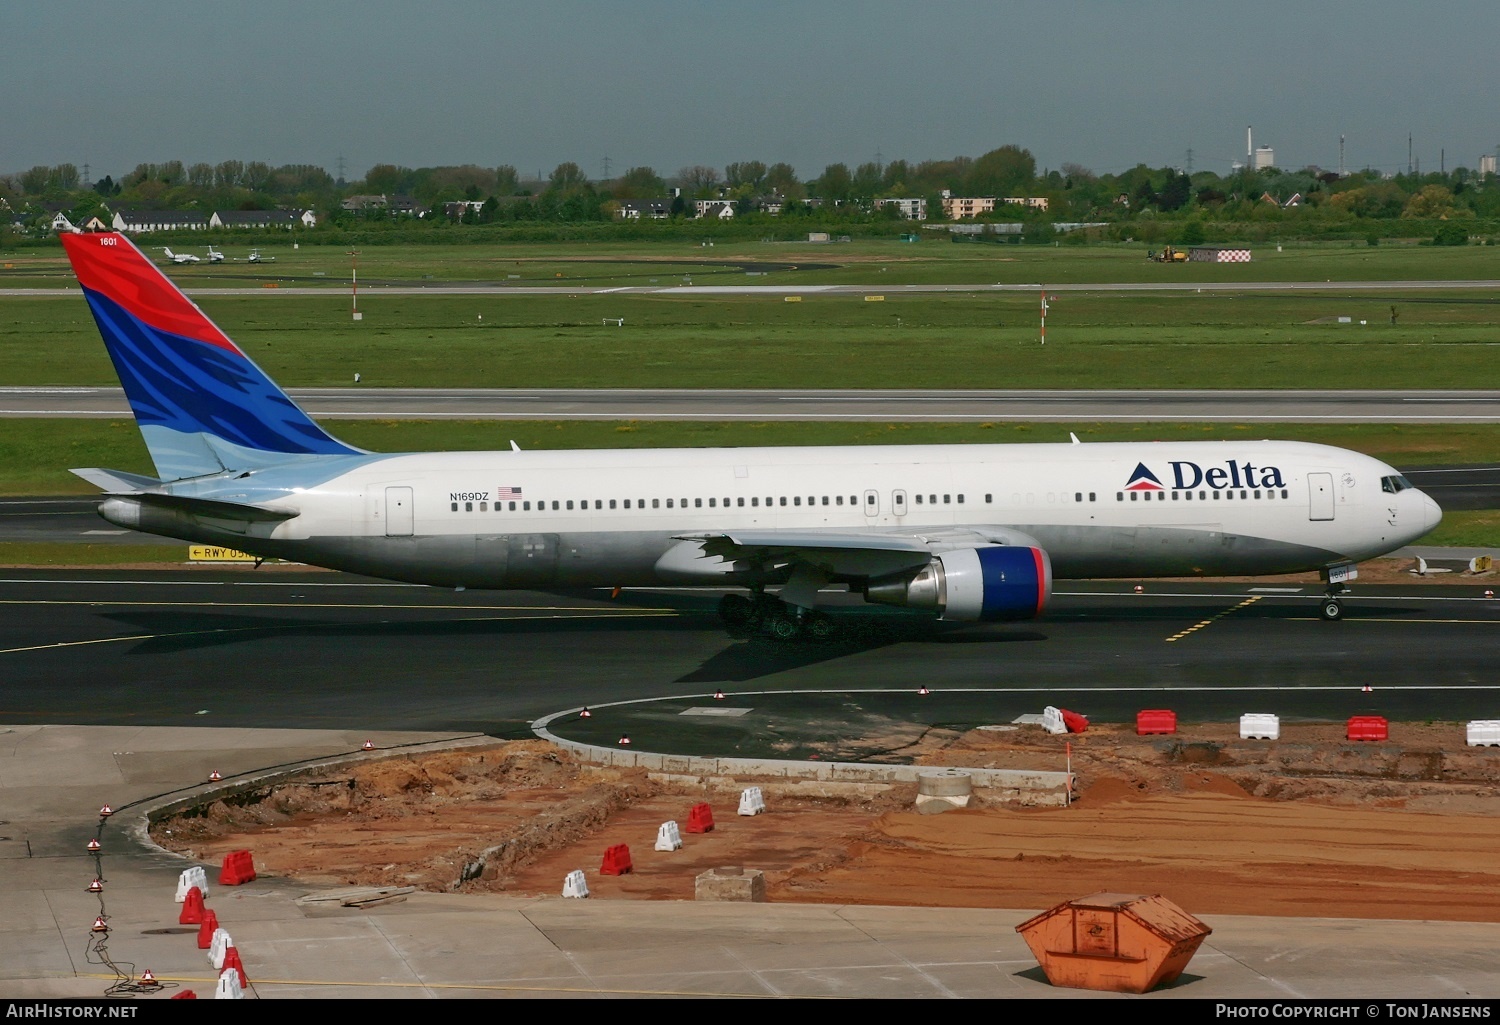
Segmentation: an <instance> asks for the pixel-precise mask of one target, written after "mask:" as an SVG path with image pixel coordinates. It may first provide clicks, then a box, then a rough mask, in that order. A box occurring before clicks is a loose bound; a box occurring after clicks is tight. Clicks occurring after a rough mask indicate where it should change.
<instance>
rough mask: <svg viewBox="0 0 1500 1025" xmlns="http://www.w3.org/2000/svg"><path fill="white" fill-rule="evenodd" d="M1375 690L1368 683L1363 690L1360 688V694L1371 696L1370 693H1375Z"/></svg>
mask: <svg viewBox="0 0 1500 1025" xmlns="http://www.w3.org/2000/svg"><path fill="white" fill-rule="evenodd" d="M1374 689H1375V688H1373V687H1371V686H1370V685H1369V684H1368V683H1367V684H1365V685H1364V686H1363V687H1361V688H1360V692H1361V693H1364V694H1369V693H1370V692H1371V691H1373V690H1374Z"/></svg>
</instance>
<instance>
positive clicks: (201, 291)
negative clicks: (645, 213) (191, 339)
mask: <svg viewBox="0 0 1500 1025" xmlns="http://www.w3.org/2000/svg"><path fill="white" fill-rule="evenodd" d="M794 269H795V268H794ZM295 280H296V279H286V278H274V277H268V278H266V279H264V280H263V281H262V282H261V283H260V284H259V285H256V286H254V287H243V288H233V287H231V288H207V287H203V288H195V287H187V288H183V291H184V292H185V293H186V294H188V295H190V296H205V297H213V296H232V295H241V296H247V295H259V296H265V295H303V296H307V295H328V294H330V293H336V292H338V291H340V290H342V289H343V287H344V285H345V282H344V281H341V280H338V279H332V280H326V279H325V280H326V283H325V284H319V285H312V286H308V285H297V284H292V283H289V282H290V281H295ZM302 280H304V281H305V280H308V279H306V278H303V279H302ZM313 280H317V279H313ZM360 287H361V288H362V289H364V290H365V291H366V292H369V293H371V294H377V295H401V296H411V295H489V296H505V295H543V296H545V295H557V296H575V295H620V294H623V295H630V294H636V295H668V296H670V295H682V296H694V295H747V296H754V295H765V296H781V295H900V294H902V293H923V292H968V293H983V292H1000V293H1004V292H1022V293H1030V292H1037V291H1040V290H1041V289H1042V288H1046V290H1047V291H1048V292H1221V293H1222V292H1307V291H1313V292H1339V291H1352V292H1382V291H1389V292H1412V291H1433V290H1464V291H1470V290H1475V289H1478V290H1487V291H1494V290H1496V289H1500V281H1489V280H1479V281H1476V280H1466V279H1444V280H1433V281H1423V280H1405V281H1332V280H1325V281H1100V282H1072V283H1066V284H1050V283H1046V284H1044V283H1042V282H1019V283H1006V282H997V283H982V282H974V283H969V284H917V285H893V284H886V285H839V284H826V285H802V284H780V285H691V284H682V285H612V286H610V285H604V286H601V285H585V284H574V285H528V284H519V283H515V282H508V281H505V282H501V281H495V282H471V283H464V284H442V283H437V282H434V283H432V284H430V285H411V284H404V283H394V282H390V281H361V283H360ZM78 295H79V291H78V290H77V289H74V288H0V298H6V299H57V298H63V297H74V298H76V297H78Z"/></svg>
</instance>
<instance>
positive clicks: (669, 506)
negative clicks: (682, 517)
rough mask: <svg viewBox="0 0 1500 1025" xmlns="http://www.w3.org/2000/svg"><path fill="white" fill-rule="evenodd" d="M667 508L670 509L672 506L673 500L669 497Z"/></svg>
mask: <svg viewBox="0 0 1500 1025" xmlns="http://www.w3.org/2000/svg"><path fill="white" fill-rule="evenodd" d="M667 508H668V509H670V508H672V500H671V499H670V498H669V499H667Z"/></svg>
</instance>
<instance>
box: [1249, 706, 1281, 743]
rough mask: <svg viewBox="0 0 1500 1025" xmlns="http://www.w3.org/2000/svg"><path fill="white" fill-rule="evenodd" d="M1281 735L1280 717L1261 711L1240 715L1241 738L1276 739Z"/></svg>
mask: <svg viewBox="0 0 1500 1025" xmlns="http://www.w3.org/2000/svg"><path fill="white" fill-rule="evenodd" d="M1280 737H1281V719H1280V718H1279V717H1277V716H1274V715H1268V714H1265V713H1261V712H1247V713H1246V714H1245V715H1242V716H1240V739H1241V740H1277V739H1279V738H1280Z"/></svg>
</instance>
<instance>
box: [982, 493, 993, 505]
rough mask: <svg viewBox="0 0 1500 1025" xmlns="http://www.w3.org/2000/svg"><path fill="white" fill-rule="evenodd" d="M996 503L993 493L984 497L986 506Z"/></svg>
mask: <svg viewBox="0 0 1500 1025" xmlns="http://www.w3.org/2000/svg"><path fill="white" fill-rule="evenodd" d="M994 501H995V496H994V494H993V493H990V494H986V495H985V496H984V504H985V505H990V504H992V503H993V502H994Z"/></svg>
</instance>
